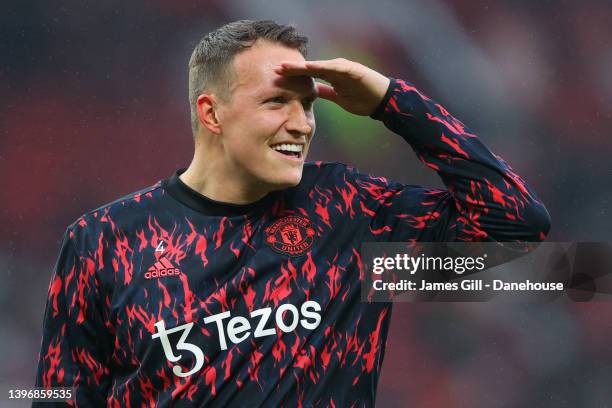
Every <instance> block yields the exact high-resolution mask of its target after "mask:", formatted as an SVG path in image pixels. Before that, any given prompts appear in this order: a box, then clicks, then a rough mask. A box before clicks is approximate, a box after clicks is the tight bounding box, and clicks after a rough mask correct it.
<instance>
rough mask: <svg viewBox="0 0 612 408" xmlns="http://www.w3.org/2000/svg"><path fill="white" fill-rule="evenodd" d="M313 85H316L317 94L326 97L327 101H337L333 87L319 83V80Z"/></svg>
mask: <svg viewBox="0 0 612 408" xmlns="http://www.w3.org/2000/svg"><path fill="white" fill-rule="evenodd" d="M315 85H316V87H317V93H318V94H319V97H320V98H323V99H327V100H328V101H332V102H336V101H337V99H338V94H337V93H336V90H335V89H334V87H332V86H329V85H326V84H321V83H319V82H317V83H316V84H315Z"/></svg>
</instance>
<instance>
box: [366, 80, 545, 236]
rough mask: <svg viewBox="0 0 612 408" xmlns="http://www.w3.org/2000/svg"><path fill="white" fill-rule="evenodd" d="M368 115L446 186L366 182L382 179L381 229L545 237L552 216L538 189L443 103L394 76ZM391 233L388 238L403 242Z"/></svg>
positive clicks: (426, 234)
mask: <svg viewBox="0 0 612 408" xmlns="http://www.w3.org/2000/svg"><path fill="white" fill-rule="evenodd" d="M371 116H372V117H373V118H375V119H380V120H382V121H383V123H384V124H385V126H387V127H388V128H389V129H390V130H392V131H393V132H395V133H397V134H399V135H400V136H402V137H403V138H404V139H405V140H406V141H407V142H408V143H410V145H411V146H412V148H413V149H414V150H415V152H416V154H417V156H418V157H419V159H420V160H421V161H422V162H423V163H425V165H427V166H428V167H430V168H432V169H434V170H435V171H436V172H437V173H438V174H439V175H440V177H441V178H442V181H443V182H444V184H445V185H446V187H447V190H439V189H425V188H422V187H417V186H406V185H401V184H398V183H395V184H387V185H380V184H381V183H382V182H381V181H380V180H369V181H365V179H364V182H366V183H368V182H369V183H372V182H374V183H376V184H379V187H381V188H383V189H384V190H385V191H388V192H390V194H389V196H390V197H393V199H392V200H389V201H388V202H386V203H385V204H386V205H383V206H381V207H380V211H379V212H378V213H377V215H376V217H375V219H374V220H373V222H374V223H376V224H377V225H378V227H380V226H384V225H390V224H395V225H396V226H399V225H398V224H401V223H402V220H404V221H403V223H407V225H408V226H413V227H420V228H421V230H422V234H421V236H420V237H419V240H421V241H455V240H460V241H541V240H543V239H544V237H545V235H546V234H547V233H548V230H549V229H550V216H549V215H548V212H547V211H546V208H545V207H544V205H543V204H542V203H541V202H540V201H539V200H538V198H537V196H536V195H535V193H533V191H532V190H531V189H530V188H529V187H528V186H527V184H526V183H525V182H524V181H523V180H522V179H521V178H520V177H519V176H518V175H517V174H516V173H515V172H514V171H513V170H512V169H511V168H510V166H508V165H507V164H506V163H505V162H504V161H503V160H502V159H501V158H500V157H499V156H496V155H494V154H493V153H491V152H490V151H489V150H488V149H487V148H486V147H485V146H484V145H483V144H482V143H481V142H480V140H479V139H478V138H477V137H476V135H474V134H473V133H472V132H471V131H470V130H469V129H468V128H467V127H465V125H464V124H463V123H461V122H460V121H459V120H457V119H456V118H454V117H453V116H452V115H450V114H449V113H448V112H447V111H446V109H444V107H442V106H441V105H440V104H438V103H436V102H435V101H433V100H431V99H430V98H428V97H427V96H425V95H424V94H423V93H422V92H420V91H419V90H418V89H416V88H415V87H414V86H413V85H411V84H409V83H407V82H405V81H402V80H392V81H391V83H390V85H389V88H388V90H387V92H386V94H385V96H384V98H383V101H382V103H381V104H380V105H379V107H378V108H377V109H376V110H375V112H374V113H373V114H372V115H371ZM366 178H367V177H366ZM362 179H363V177H362ZM383 184H384V183H383ZM376 229H377V228H376V227H375V228H374V230H376ZM392 230H393V231H391V234H390V235H393V236H390V237H389V239H390V240H403V238H404V237H402V236H401V234H399V236H398V233H393V232H395V228H392Z"/></svg>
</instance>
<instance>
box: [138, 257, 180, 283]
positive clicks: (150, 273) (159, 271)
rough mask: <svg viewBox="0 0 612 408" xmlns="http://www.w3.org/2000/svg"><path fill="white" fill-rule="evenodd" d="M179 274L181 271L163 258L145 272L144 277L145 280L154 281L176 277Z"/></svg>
mask: <svg viewBox="0 0 612 408" xmlns="http://www.w3.org/2000/svg"><path fill="white" fill-rule="evenodd" d="M180 274H181V270H180V269H179V268H177V267H175V266H174V265H172V262H170V261H169V260H167V259H166V258H165V257H162V258H160V259H159V260H158V261H157V262H155V264H153V265H152V266H151V267H150V268H149V269H148V270H147V272H146V273H145V275H144V277H145V279H155V278H161V277H164V276H178V275H180Z"/></svg>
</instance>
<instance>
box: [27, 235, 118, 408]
mask: <svg viewBox="0 0 612 408" xmlns="http://www.w3.org/2000/svg"><path fill="white" fill-rule="evenodd" d="M75 241H76V240H75V236H74V232H73V231H72V230H71V229H70V228H69V229H68V230H67V231H66V233H65V234H64V239H63V242H62V246H61V250H60V254H59V257H58V259H57V262H56V265H55V270H54V273H53V277H52V279H51V284H50V285H49V294H48V298H47V305H46V309H45V315H44V320H43V338H42V345H41V350H40V356H39V361H38V370H37V374H36V386H37V387H44V388H49V387H74V391H73V392H74V394H73V398H74V397H76V402H77V405H78V406H104V405H106V398H107V393H108V390H109V387H110V375H109V369H108V360H109V358H108V356H109V355H110V350H109V347H108V346H107V343H106V342H105V341H104V339H105V338H106V337H105V336H104V334H105V333H106V332H107V328H106V327H105V325H104V319H103V317H102V313H101V309H102V305H101V303H100V301H99V285H98V281H97V278H96V275H95V264H94V261H93V260H92V259H90V258H86V257H83V255H82V254H81V253H79V252H78V251H77V249H76V245H75ZM73 404H74V399H73ZM36 405H37V404H36V403H35V404H33V406H36ZM42 406H48V405H47V404H42Z"/></svg>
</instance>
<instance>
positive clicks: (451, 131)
mask: <svg viewBox="0 0 612 408" xmlns="http://www.w3.org/2000/svg"><path fill="white" fill-rule="evenodd" d="M372 117H373V118H375V119H379V120H382V121H383V122H384V124H385V125H386V126H387V127H388V128H389V129H391V130H392V131H393V132H395V133H397V134H398V135H400V136H402V137H403V138H404V139H405V140H406V141H407V142H408V143H410V145H411V146H412V148H413V149H414V151H415V152H416V154H417V156H418V158H419V159H420V160H421V161H422V162H423V163H425V164H426V165H427V166H428V167H430V168H432V169H433V170H435V171H436V172H437V173H438V174H439V175H440V177H441V178H442V180H443V182H444V184H445V185H446V189H445V190H444V189H431V188H424V187H420V186H415V185H405V184H400V183H395V182H391V181H388V180H387V179H386V178H384V177H374V176H370V175H367V174H364V173H361V172H359V171H357V170H356V169H354V168H352V167H350V166H346V165H344V164H340V163H323V162H314V163H307V164H306V165H305V166H304V172H303V177H302V180H301V182H300V183H299V185H297V186H296V187H293V188H289V189H286V190H282V191H277V192H272V193H270V194H268V195H267V196H265V197H264V198H263V199H261V200H259V201H257V202H255V203H252V204H248V205H232V204H226V203H221V202H216V201H213V200H211V199H208V198H207V197H204V196H202V195H201V194H199V193H198V192H196V191H194V190H192V189H191V188H189V187H188V186H187V185H185V184H184V183H183V182H182V181H181V180H180V179H179V177H178V176H179V175H180V174H181V172H182V171H184V170H179V171H177V172H176V173H175V174H173V175H172V176H170V177H169V178H168V179H165V180H162V181H159V182H157V183H156V184H154V185H153V186H151V187H148V188H145V189H143V190H140V191H138V192H135V193H132V194H129V195H127V196H124V197H122V198H120V199H118V200H116V201H114V202H112V203H110V204H108V205H105V206H103V207H100V208H98V209H96V210H94V211H91V212H89V213H87V214H85V215H83V216H82V217H80V218H79V219H78V220H76V221H75V222H74V223H73V224H72V225H70V226H69V227H68V229H67V231H66V233H65V235H64V239H63V243H62V247H61V253H60V255H59V258H58V260H57V264H56V265H55V271H54V274H53V277H52V279H51V284H50V287H49V296H48V302H47V307H46V311H45V316H44V329H43V331H44V333H43V339H42V348H41V353H40V360H39V366H38V373H37V377H36V385H37V386H39V387H58V386H69V387H74V391H75V395H76V399H75V400H74V401H73V402H72V404H73V405H77V406H82V407H90V406H104V405H108V406H113V407H130V406H132V407H141V406H147V407H153V406H169V405H172V406H180V407H182V406H184V407H192V406H214V407H228V406H230V407H242V406H244V407H257V406H273V407H276V406H286V407H298V406H305V407H306V406H325V407H327V406H331V407H363V406H366V407H370V406H374V402H375V397H376V385H377V381H378V377H379V373H380V369H381V364H382V361H383V356H384V351H385V342H386V336H387V330H388V327H389V322H390V318H391V306H392V304H391V303H368V302H362V301H361V300H360V285H361V283H360V275H362V274H363V264H362V263H361V259H360V252H359V251H360V244H361V243H362V242H367V241H402V242H411V241H427V242H432V241H456V240H457V241H540V240H542V239H544V237H545V235H546V233H547V232H548V230H549V228H550V217H549V215H548V213H547V211H546V209H545V207H544V206H543V205H542V203H541V202H540V201H539V200H538V198H537V197H536V195H535V194H534V192H533V191H532V190H531V189H530V188H529V187H528V186H527V185H526V184H525V182H524V181H523V180H522V179H521V178H520V177H519V176H518V175H517V174H516V173H515V172H514V171H513V170H512V169H511V168H510V167H509V166H508V164H506V163H505V162H504V161H503V160H502V159H501V158H500V157H499V156H496V155H494V154H493V153H491V152H490V151H489V150H488V149H487V148H486V147H485V146H484V145H483V144H482V143H481V142H480V140H479V139H478V138H477V137H476V135H474V134H473V133H472V132H471V131H470V130H469V129H468V128H467V127H465V126H464V125H463V124H462V123H461V122H460V121H459V120H457V119H456V118H454V117H453V116H451V115H450V114H449V113H448V112H447V111H446V109H444V108H443V107H442V106H441V105H439V104H438V103H436V102H434V101H433V100H431V99H430V98H428V97H427V96H425V95H424V94H423V93H421V92H420V91H419V90H417V89H416V88H415V87H414V86H413V85H411V84H410V83H408V82H405V81H402V80H399V79H398V80H391V83H390V85H389V89H388V91H387V93H386V95H385V97H384V100H383V101H382V103H381V105H380V106H379V108H378V109H377V110H376V112H375V113H374V114H372ZM45 406H47V405H45Z"/></svg>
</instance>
